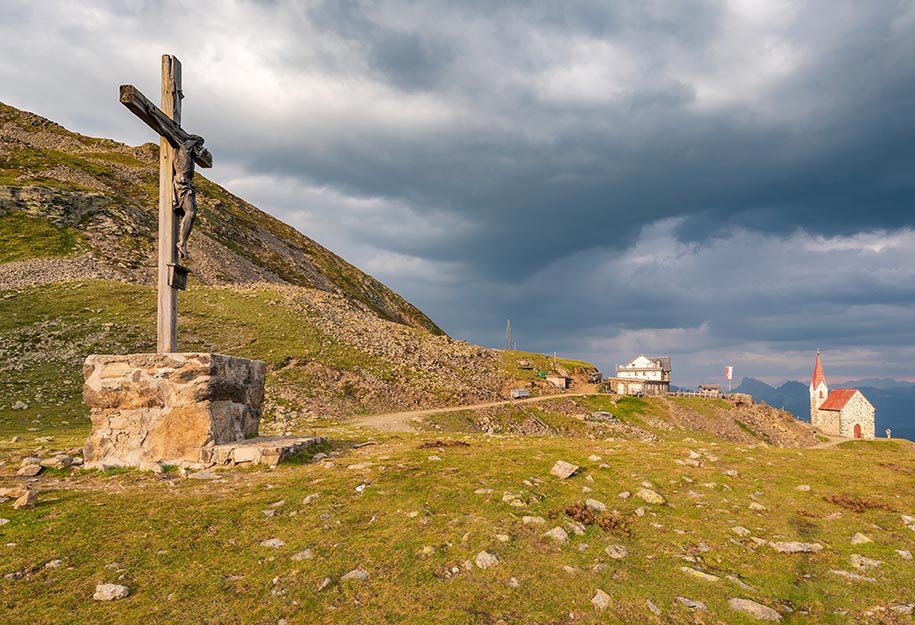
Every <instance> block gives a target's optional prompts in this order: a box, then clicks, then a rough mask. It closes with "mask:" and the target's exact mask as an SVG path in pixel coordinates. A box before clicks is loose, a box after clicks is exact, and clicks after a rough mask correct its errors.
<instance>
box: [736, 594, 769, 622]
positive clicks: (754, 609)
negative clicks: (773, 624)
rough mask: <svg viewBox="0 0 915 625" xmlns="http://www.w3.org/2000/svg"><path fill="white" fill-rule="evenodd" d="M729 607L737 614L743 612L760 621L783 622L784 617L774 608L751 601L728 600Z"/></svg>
mask: <svg viewBox="0 0 915 625" xmlns="http://www.w3.org/2000/svg"><path fill="white" fill-rule="evenodd" d="M728 606H730V608H731V609H732V610H734V611H735V612H741V613H743V614H746V615H748V616H750V617H752V618H755V619H757V620H760V621H781V620H782V615H781V614H779V613H778V612H776V611H775V610H773V609H772V608H770V607H768V606H765V605H763V604H761V603H756V602H755V601H751V600H750V599H728Z"/></svg>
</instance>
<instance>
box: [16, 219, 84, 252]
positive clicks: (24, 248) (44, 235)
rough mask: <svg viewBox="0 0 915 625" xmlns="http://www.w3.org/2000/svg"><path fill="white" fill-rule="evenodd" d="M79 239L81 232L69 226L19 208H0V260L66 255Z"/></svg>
mask: <svg viewBox="0 0 915 625" xmlns="http://www.w3.org/2000/svg"><path fill="white" fill-rule="evenodd" d="M81 241H82V235H80V234H79V233H78V232H77V231H75V230H73V229H72V228H59V227H57V226H55V225H54V224H52V223H51V222H49V221H48V220H46V219H41V218H39V217H33V216H31V215H27V214H26V213H22V212H19V211H13V212H9V213H6V214H3V213H2V212H0V263H12V262H17V261H21V260H28V259H30V258H57V257H61V256H69V255H71V254H73V253H74V252H76V251H77V250H78V249H79V243H80V242H81Z"/></svg>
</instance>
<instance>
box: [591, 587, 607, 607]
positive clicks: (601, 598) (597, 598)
mask: <svg viewBox="0 0 915 625" xmlns="http://www.w3.org/2000/svg"><path fill="white" fill-rule="evenodd" d="M591 604H592V605H593V606H594V607H595V608H597V609H598V610H606V609H607V608H609V607H610V595H608V594H607V593H605V592H604V591H603V590H601V589H600V588H598V589H597V592H596V593H594V597H593V598H592V599H591Z"/></svg>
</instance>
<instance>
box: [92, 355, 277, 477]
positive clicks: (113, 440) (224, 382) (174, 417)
mask: <svg viewBox="0 0 915 625" xmlns="http://www.w3.org/2000/svg"><path fill="white" fill-rule="evenodd" d="M266 367H267V365H266V363H264V362H261V361H259V360H247V359H244V358H236V357H234V356H225V355H223V354H205V353H189V354H129V355H125V356H110V355H93V356H89V357H88V358H87V359H86V362H85V364H84V365H83V377H84V378H85V380H86V382H85V385H84V387H83V401H84V402H85V403H86V405H88V406H89V407H90V408H91V414H90V419H91V420H92V432H91V433H90V434H89V438H88V439H87V440H86V444H85V447H84V454H83V455H84V458H85V460H86V466H88V467H100V466H102V465H105V466H132V467H140V466H147V465H148V464H149V463H157V462H162V463H166V464H181V463H182V462H196V463H202V464H204V465H208V464H211V463H212V456H213V447H214V446H215V445H220V444H223V443H229V442H233V441H239V440H244V439H246V438H251V437H253V436H256V435H257V429H258V425H259V423H260V418H261V408H262V405H263V400H264V380H265V376H266Z"/></svg>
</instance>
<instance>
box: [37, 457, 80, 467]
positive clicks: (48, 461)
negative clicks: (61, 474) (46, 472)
mask: <svg viewBox="0 0 915 625" xmlns="http://www.w3.org/2000/svg"><path fill="white" fill-rule="evenodd" d="M71 464H73V458H71V457H70V456H68V455H66V454H58V455H57V456H54V457H53V458H45V459H44V460H42V461H41V466H43V467H45V468H46V469H66V468H67V467H69V466H70V465H71Z"/></svg>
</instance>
